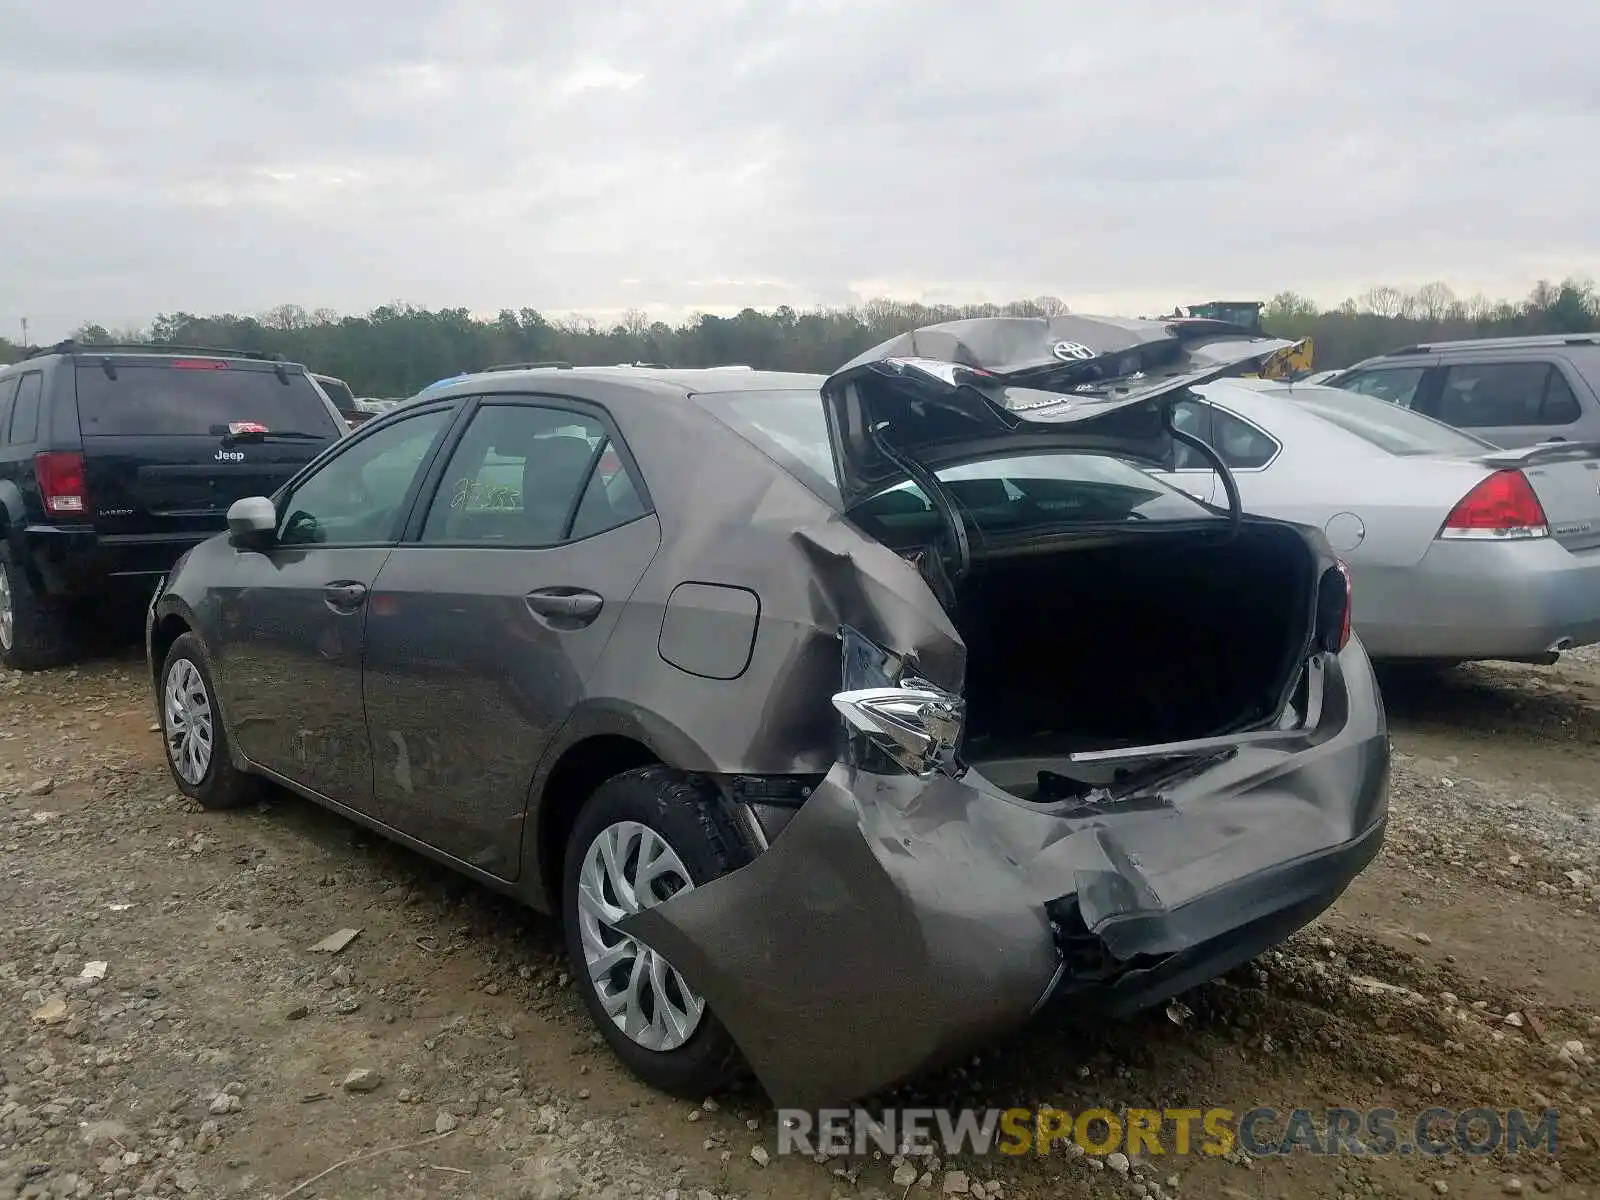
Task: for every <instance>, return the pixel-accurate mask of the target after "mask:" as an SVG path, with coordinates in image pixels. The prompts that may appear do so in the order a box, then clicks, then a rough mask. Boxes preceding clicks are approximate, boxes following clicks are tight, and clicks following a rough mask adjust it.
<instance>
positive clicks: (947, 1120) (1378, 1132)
mask: <svg viewBox="0 0 1600 1200" xmlns="http://www.w3.org/2000/svg"><path fill="white" fill-rule="evenodd" d="M1559 1120H1560V1117H1559V1114H1558V1113H1557V1112H1556V1110H1554V1109H1544V1110H1543V1111H1540V1112H1527V1111H1525V1110H1523V1109H1520V1108H1512V1109H1504V1110H1496V1109H1492V1108H1467V1109H1459V1110H1457V1109H1448V1108H1428V1109H1424V1110H1422V1111H1421V1112H1419V1113H1417V1114H1416V1115H1415V1116H1412V1117H1404V1116H1402V1115H1401V1114H1400V1113H1399V1112H1398V1111H1397V1110H1395V1109H1392V1108H1372V1109H1364V1110H1363V1109H1354V1108H1337V1107H1324V1108H1315V1109H1313V1108H1294V1109H1288V1110H1281V1109H1276V1108H1268V1107H1264V1106H1263V1107H1256V1108H1250V1109H1245V1110H1244V1111H1242V1112H1241V1111H1238V1110H1235V1109H1231V1108H1159V1109H1158V1108H1129V1109H1124V1110H1121V1111H1113V1110H1111V1109H1107V1108H1086V1109H1083V1110H1081V1111H1079V1112H1076V1113H1073V1112H1068V1111H1066V1110H1065V1109H1058V1108H1008V1109H999V1108H990V1109H955V1110H952V1109H942V1108H902V1109H888V1110H886V1111H884V1112H882V1113H878V1114H876V1115H874V1114H872V1113H869V1112H867V1111H866V1110H864V1109H849V1108H832V1109H821V1110H817V1111H812V1110H809V1109H780V1110H779V1111H778V1153H779V1154H806V1155H815V1154H825V1155H829V1156H842V1155H866V1154H871V1153H872V1152H874V1151H878V1152H881V1153H883V1154H911V1155H916V1154H942V1155H956V1154H980V1155H981V1154H991V1153H1000V1154H1010V1155H1019V1154H1041V1155H1042V1154H1050V1153H1052V1152H1059V1151H1064V1150H1066V1148H1067V1147H1069V1146H1076V1147H1078V1148H1079V1149H1081V1150H1083V1151H1084V1152H1085V1153H1088V1154H1096V1155H1104V1154H1110V1153H1112V1152H1113V1151H1121V1152H1123V1153H1125V1154H1128V1155H1136V1154H1143V1155H1157V1154H1176V1155H1188V1154H1207V1155H1223V1154H1229V1153H1232V1152H1234V1151H1240V1152H1242V1153H1245V1154H1249V1155H1252V1156H1254V1157H1256V1158H1267V1157H1270V1156H1273V1155H1281V1154H1293V1153H1295V1152H1300V1153H1303V1154H1313V1155H1390V1154H1400V1155H1410V1154H1422V1155H1429V1156H1440V1155H1445V1154H1450V1153H1457V1154H1466V1155H1473V1156H1476V1155H1483V1154H1489V1153H1492V1152H1494V1151H1496V1150H1504V1151H1507V1152H1509V1153H1512V1154H1515V1153H1518V1152H1519V1151H1522V1150H1525V1149H1526V1150H1535V1149H1543V1150H1545V1151H1546V1152H1547V1153H1549V1154H1552V1155H1554V1154H1555V1153H1556V1145H1557V1126H1558V1124H1559Z"/></svg>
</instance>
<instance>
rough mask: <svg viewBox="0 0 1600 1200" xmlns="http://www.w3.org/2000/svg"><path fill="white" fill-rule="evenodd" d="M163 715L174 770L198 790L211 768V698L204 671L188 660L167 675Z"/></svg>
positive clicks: (178, 662)
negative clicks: (203, 675)
mask: <svg viewBox="0 0 1600 1200" xmlns="http://www.w3.org/2000/svg"><path fill="white" fill-rule="evenodd" d="M161 712H162V717H163V719H164V721H165V723H166V734H167V757H168V759H170V760H171V762H172V769H173V770H174V771H176V772H177V773H178V775H179V776H180V777H181V778H182V779H183V781H184V782H185V783H188V784H191V785H193V786H196V787H198V786H199V784H200V781H201V780H202V779H204V778H205V777H206V769H207V768H208V767H210V766H211V752H212V748H213V742H212V715H211V697H210V696H208V695H206V683H205V680H204V679H202V678H201V677H200V669H199V668H198V667H196V666H195V665H194V663H192V662H190V661H189V660H188V659H187V658H180V659H179V660H178V661H177V662H175V663H173V664H172V670H171V671H169V672H168V673H167V686H166V689H165V693H164V695H163V697H162V705H161Z"/></svg>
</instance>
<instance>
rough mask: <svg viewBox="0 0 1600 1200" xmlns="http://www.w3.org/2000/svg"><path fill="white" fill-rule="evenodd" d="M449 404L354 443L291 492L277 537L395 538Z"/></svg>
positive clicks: (290, 542) (317, 541)
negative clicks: (420, 469)
mask: <svg viewBox="0 0 1600 1200" xmlns="http://www.w3.org/2000/svg"><path fill="white" fill-rule="evenodd" d="M452 415H453V413H452V411H451V410H450V409H437V410H435V411H433V412H427V413H418V414H417V415H416V416H414V417H407V418H406V419H404V420H401V421H397V422H395V423H394V424H393V425H389V426H387V427H385V428H383V429H379V430H377V431H375V432H373V433H370V434H368V435H367V436H365V437H363V438H361V439H360V440H358V441H357V442H355V443H354V444H353V445H351V447H350V448H349V449H348V450H346V451H345V452H344V453H342V454H340V455H338V456H336V457H335V458H333V459H332V460H330V461H329V462H328V463H327V464H326V465H325V466H323V467H322V468H321V469H320V470H318V471H317V472H316V473H315V474H313V475H311V476H309V477H308V478H307V479H306V480H305V482H304V483H302V484H300V486H299V487H297V488H296V489H295V490H294V492H293V493H291V494H290V496H289V498H288V501H287V503H286V504H285V505H284V506H283V509H282V511H283V513H284V514H285V515H284V517H283V526H282V528H281V529H280V530H279V534H278V541H279V543H280V544H281V545H285V546H307V545H345V546H352V545H370V544H372V543H375V542H376V543H380V544H381V543H384V542H391V541H395V540H396V539H397V538H398V537H399V533H400V531H399V525H400V522H401V520H402V519H403V518H404V516H405V513H404V512H403V511H402V508H403V507H404V505H405V499H406V495H407V493H409V492H410V490H411V484H412V481H413V480H414V479H415V478H416V476H417V471H418V469H419V468H420V467H421V466H422V463H423V461H424V460H425V459H426V458H427V457H428V452H429V451H430V450H431V449H432V448H433V445H434V443H435V442H436V441H437V440H438V438H439V435H440V434H441V433H443V432H444V429H445V426H446V425H448V424H449V423H450V418H451V416H452Z"/></svg>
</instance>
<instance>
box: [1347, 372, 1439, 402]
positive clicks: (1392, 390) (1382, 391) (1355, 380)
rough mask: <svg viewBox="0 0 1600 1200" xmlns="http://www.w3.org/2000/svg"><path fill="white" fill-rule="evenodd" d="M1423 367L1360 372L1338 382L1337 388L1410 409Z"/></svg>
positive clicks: (1420, 379)
mask: <svg viewBox="0 0 1600 1200" xmlns="http://www.w3.org/2000/svg"><path fill="white" fill-rule="evenodd" d="M1426 369H1427V368H1425V367H1379V368H1377V369H1375V370H1371V371H1361V372H1359V373H1358V374H1355V375H1351V376H1350V377H1349V378H1347V379H1342V380H1340V381H1339V385H1338V386H1339V387H1341V388H1344V389H1345V390H1346V391H1351V392H1355V393H1357V394H1358V395H1362V396H1372V397H1374V398H1375V399H1378V400H1383V401H1386V402H1388V403H1389V404H1398V405H1399V406H1400V407H1401V408H1410V407H1411V404H1412V401H1413V400H1415V399H1416V395H1417V387H1418V385H1419V384H1421V383H1422V375H1423V372H1424V371H1425V370H1426Z"/></svg>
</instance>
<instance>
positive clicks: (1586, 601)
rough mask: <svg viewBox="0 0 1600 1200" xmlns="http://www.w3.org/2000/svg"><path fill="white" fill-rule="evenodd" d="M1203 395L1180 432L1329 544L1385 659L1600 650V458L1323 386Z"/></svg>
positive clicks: (1256, 503) (1193, 474)
mask: <svg viewBox="0 0 1600 1200" xmlns="http://www.w3.org/2000/svg"><path fill="white" fill-rule="evenodd" d="M1195 391H1196V394H1197V395H1198V396H1200V397H1201V399H1200V400H1190V401H1185V402H1184V403H1183V404H1182V405H1180V409H1179V415H1178V425H1179V428H1186V429H1187V430H1189V431H1190V432H1193V433H1195V434H1198V435H1199V436H1200V437H1202V438H1203V439H1204V440H1205V441H1206V442H1207V444H1209V445H1211V446H1212V447H1213V448H1215V449H1216V450H1217V452H1218V454H1219V455H1220V456H1221V458H1222V459H1223V461H1224V462H1225V463H1227V464H1228V466H1229V468H1230V471H1231V474H1232V475H1233V477H1234V479H1235V480H1236V482H1237V486H1238V489H1239V493H1240V498H1241V500H1242V502H1243V505H1244V508H1245V510H1246V511H1248V512H1251V513H1257V514H1260V515H1262V516H1268V517H1276V518H1279V519H1282V520H1288V521H1295V522H1298V523H1301V524H1305V525H1312V526H1315V527H1316V528H1318V529H1321V530H1322V531H1323V533H1324V534H1325V535H1326V536H1327V538H1328V540H1329V542H1330V543H1331V544H1332V546H1333V549H1334V551H1335V553H1337V554H1339V555H1340V556H1341V557H1342V558H1343V559H1345V561H1346V562H1347V563H1348V564H1349V567H1350V573H1351V576H1352V580H1353V584H1354V608H1353V621H1354V624H1355V628H1356V631H1357V632H1358V633H1359V634H1360V636H1361V640H1362V641H1363V642H1364V643H1365V645H1366V647H1367V651H1368V653H1369V654H1371V655H1372V656H1373V657H1374V658H1384V659H1410V660H1418V659H1423V660H1433V661H1441V662H1467V661H1472V660H1480V659H1507V660H1513V661H1523V662H1552V661H1554V659H1555V656H1556V655H1558V654H1559V653H1560V652H1561V651H1563V650H1568V649H1572V648H1574V647H1576V646H1582V645H1587V644H1589V643H1593V642H1600V445H1594V444H1582V443H1564V442H1553V443H1547V444H1545V445H1540V446H1531V447H1527V448H1524V449H1519V450H1511V451H1505V450H1499V449H1497V448H1495V447H1494V446H1491V445H1490V444H1489V443H1488V442H1484V441H1481V440H1479V439H1478V438H1475V437H1472V436H1471V435H1469V434H1465V433H1462V432H1460V431H1459V430H1456V429H1452V428H1450V427H1449V426H1446V425H1441V424H1440V423H1438V422H1436V421H1433V420H1430V419H1429V418H1427V417H1424V416H1422V415H1420V414H1418V413H1413V412H1410V411H1408V410H1406V409H1402V408H1397V407H1396V406H1394V405H1391V404H1385V403H1384V402H1382V401H1381V400H1374V399H1372V398H1370V397H1367V396H1361V395H1358V394H1356V393H1353V392H1347V391H1342V390H1339V389H1336V388H1328V387H1319V386H1316V385H1309V386H1308V385H1305V384H1293V385H1289V384H1282V383H1276V382H1271V381H1265V380H1246V379H1232V380H1225V381H1219V382H1216V383H1211V384H1207V385H1206V386H1204V387H1201V388H1197V389H1195ZM1177 453H1178V457H1177V458H1175V459H1174V461H1173V462H1172V464H1171V466H1172V468H1173V469H1171V470H1169V471H1166V472H1159V474H1160V475H1161V476H1162V477H1163V478H1165V479H1167V480H1168V481H1169V482H1171V483H1174V484H1176V485H1177V486H1179V487H1181V488H1183V489H1184V490H1185V491H1188V492H1191V493H1193V494H1195V495H1197V496H1199V497H1200V498H1201V499H1203V500H1207V501H1209V502H1213V503H1216V504H1218V505H1222V506H1225V505H1226V494H1225V492H1224V490H1223V483H1222V481H1221V480H1220V479H1219V478H1218V477H1217V475H1216V474H1215V473H1214V472H1213V471H1211V470H1210V469H1209V467H1207V465H1206V463H1205V461H1204V459H1203V457H1202V456H1200V455H1199V454H1198V453H1197V452H1196V451H1193V450H1190V449H1189V448H1188V447H1185V446H1179V447H1178V451H1177Z"/></svg>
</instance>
